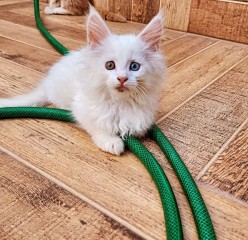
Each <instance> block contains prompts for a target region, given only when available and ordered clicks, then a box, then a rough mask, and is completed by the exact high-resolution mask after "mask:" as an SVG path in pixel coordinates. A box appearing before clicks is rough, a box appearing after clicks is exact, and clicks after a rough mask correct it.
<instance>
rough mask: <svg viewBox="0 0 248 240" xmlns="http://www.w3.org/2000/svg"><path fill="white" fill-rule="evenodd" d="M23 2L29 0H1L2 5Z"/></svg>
mask: <svg viewBox="0 0 248 240" xmlns="http://www.w3.org/2000/svg"><path fill="white" fill-rule="evenodd" d="M23 2H29V0H25V1H24V0H1V1H0V6H2V5H9V4H14V3H23Z"/></svg>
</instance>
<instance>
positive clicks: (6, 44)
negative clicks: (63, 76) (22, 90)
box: [0, 37, 60, 72]
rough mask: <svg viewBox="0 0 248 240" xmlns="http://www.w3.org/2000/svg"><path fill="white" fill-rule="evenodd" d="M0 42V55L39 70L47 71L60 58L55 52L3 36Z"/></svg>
mask: <svg viewBox="0 0 248 240" xmlns="http://www.w3.org/2000/svg"><path fill="white" fill-rule="evenodd" d="M0 44H1V49H0V57H2V58H5V59H8V60H10V61H13V62H15V63H18V64H21V65H23V66H26V67H29V68H32V69H35V70H37V71H39V72H47V71H48V69H49V68H50V67H51V66H52V65H53V64H54V63H55V62H56V61H57V60H58V59H59V58H60V55H59V54H57V53H53V52H50V51H44V50H41V49H39V48H34V47H32V46H29V45H26V44H23V43H19V42H16V41H14V40H12V39H7V38H4V37H0Z"/></svg>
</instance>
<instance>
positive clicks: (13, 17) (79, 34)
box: [0, 11, 86, 43]
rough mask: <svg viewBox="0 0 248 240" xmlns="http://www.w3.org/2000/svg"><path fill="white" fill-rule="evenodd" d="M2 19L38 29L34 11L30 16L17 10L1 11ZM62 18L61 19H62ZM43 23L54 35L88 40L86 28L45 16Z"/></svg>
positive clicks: (0, 16) (82, 41)
mask: <svg viewBox="0 0 248 240" xmlns="http://www.w3.org/2000/svg"><path fill="white" fill-rule="evenodd" d="M0 19H1V20H5V21H7V22H11V23H14V24H19V25H22V26H26V27H30V28H34V29H37V27H36V23H35V18H34V17H33V12H32V13H31V14H30V16H26V15H21V14H19V13H16V12H10V11H5V12H0ZM60 20H61V19H60ZM43 24H44V26H45V27H46V28H47V30H48V31H49V32H50V33H51V34H52V35H57V36H62V37H65V38H70V39H72V40H76V41H80V42H81V43H84V42H85V40H86V33H85V30H84V29H79V28H74V27H69V26H66V25H63V24H60V23H57V22H52V21H49V18H43Z"/></svg>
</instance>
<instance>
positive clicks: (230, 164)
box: [200, 124, 248, 202]
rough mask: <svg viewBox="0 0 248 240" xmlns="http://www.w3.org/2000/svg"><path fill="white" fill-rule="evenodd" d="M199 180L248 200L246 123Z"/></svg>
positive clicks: (247, 136)
mask: <svg viewBox="0 0 248 240" xmlns="http://www.w3.org/2000/svg"><path fill="white" fill-rule="evenodd" d="M200 181H203V182H204V183H208V184H210V185H212V186H214V187H216V188H218V189H221V190H222V191H225V192H227V193H229V194H231V195H233V196H235V197H236V198H239V199H241V200H243V201H245V202H248V124H246V126H245V127H244V128H243V129H242V130H241V131H240V133H239V134H238V136H237V137H236V138H235V139H234V140H233V142H232V143H231V144H230V145H229V146H228V148H227V149H226V150H225V151H224V152H223V153H222V154H221V155H220V156H219V157H218V159H217V160H216V161H215V162H214V164H213V165H212V166H211V167H210V168H209V170H208V171H207V172H206V173H205V174H204V175H203V177H202V178H201V179H200Z"/></svg>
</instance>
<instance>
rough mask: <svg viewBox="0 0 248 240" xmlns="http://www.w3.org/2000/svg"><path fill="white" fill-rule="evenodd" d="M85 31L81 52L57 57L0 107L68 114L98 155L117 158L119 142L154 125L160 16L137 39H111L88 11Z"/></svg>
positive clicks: (161, 75) (161, 74)
mask: <svg viewBox="0 0 248 240" xmlns="http://www.w3.org/2000/svg"><path fill="white" fill-rule="evenodd" d="M86 25H87V40H88V45H87V46H86V47H85V48H81V49H79V50H78V51H72V52H70V53H69V54H68V55H66V56H64V57H62V58H61V59H60V60H59V61H58V62H57V63H56V64H55V65H54V66H53V67H52V68H51V69H50V71H49V72H48V74H47V76H46V77H45V78H44V80H43V81H42V82H41V83H40V85H39V86H38V87H37V88H36V89H35V90H33V91H32V92H30V93H28V94H26V95H20V96H16V97H13V98H10V99H0V107H6V106H44V105H47V104H49V103H53V104H55V105H56V106H57V107H59V108H65V109H69V110H71V111H72V114H73V116H74V118H75V119H76V121H77V123H78V124H79V125H80V126H81V127H82V128H83V129H85V130H86V131H87V132H88V133H89V134H90V135H91V137H92V139H93V141H94V142H95V144H96V145H97V146H98V147H99V148H100V149H102V150H103V151H106V152H110V153H112V154H116V155H119V154H121V153H122V152H123V151H124V144H123V141H122V139H121V137H124V136H125V135H133V136H137V137H140V136H143V135H144V134H145V133H146V132H147V130H148V129H149V128H150V127H151V125H152V123H153V121H154V115H155V113H156V110H157V105H158V95H159V91H160V89H161V86H162V83H163V80H164V79H165V69H166V67H165V63H164V59H163V56H162V54H160V52H159V42H160V38H161V35H162V30H163V16H162V13H159V14H158V15H157V16H155V17H154V18H153V19H152V20H151V22H150V23H149V24H148V25H147V26H146V27H145V29H144V30H143V31H142V32H141V33H140V34H139V35H137V36H135V35H131V34H130V35H115V34H112V33H111V32H110V30H109V28H108V27H107V25H106V24H105V22H104V21H103V19H102V18H101V17H100V15H99V14H98V13H97V11H96V10H95V9H94V8H93V7H91V9H90V13H89V15H88V17H87V24H86Z"/></svg>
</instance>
